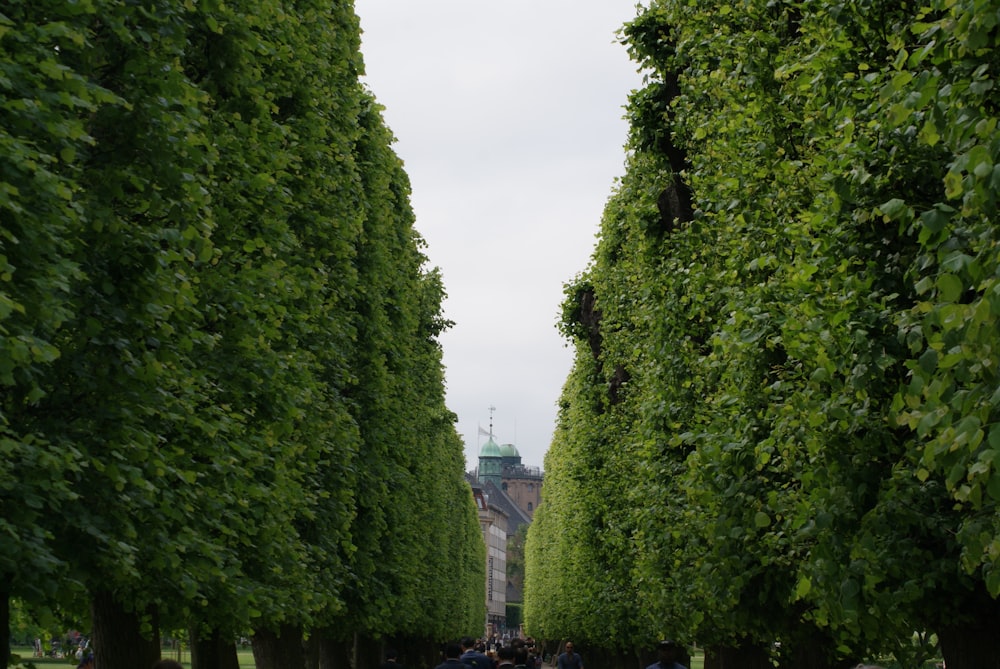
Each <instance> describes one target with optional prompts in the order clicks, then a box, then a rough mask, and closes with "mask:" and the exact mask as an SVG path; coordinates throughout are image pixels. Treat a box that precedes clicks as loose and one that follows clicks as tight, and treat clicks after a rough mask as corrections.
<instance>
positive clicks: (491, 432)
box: [489, 404, 497, 439]
mask: <svg viewBox="0 0 1000 669" xmlns="http://www.w3.org/2000/svg"><path fill="white" fill-rule="evenodd" d="M489 410H490V439H492V438H493V412H494V411H496V410H497V408H496V407H495V406H493V405H492V404H491V405H490V406H489Z"/></svg>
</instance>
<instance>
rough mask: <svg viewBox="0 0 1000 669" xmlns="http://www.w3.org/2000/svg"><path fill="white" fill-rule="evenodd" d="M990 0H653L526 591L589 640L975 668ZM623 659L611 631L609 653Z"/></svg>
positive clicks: (989, 624) (603, 652)
mask: <svg viewBox="0 0 1000 669" xmlns="http://www.w3.org/2000/svg"><path fill="white" fill-rule="evenodd" d="M998 15H1000V3H998V2H996V1H995V0H986V1H984V2H980V1H977V2H973V1H972V0H927V1H926V2H917V3H913V2H901V1H899V0H866V1H865V2H858V3H843V2H834V1H832V0H818V1H817V2H810V3H800V2H773V1H771V0H748V1H747V2H742V3H737V4H733V3H731V2H725V1H721V0H719V1H712V0H709V1H708V2H697V3H691V2H682V1H678V0H652V1H651V2H649V3H646V6H645V7H640V8H639V10H638V12H637V17H636V19H635V20H634V21H631V22H630V23H628V24H627V25H626V26H625V27H624V29H623V31H622V39H623V42H624V43H625V44H626V45H627V47H628V49H629V51H630V54H631V55H632V57H633V59H634V60H635V61H636V63H637V64H638V65H639V66H640V67H641V68H642V70H643V71H644V72H645V73H646V80H645V82H644V86H643V87H642V88H640V89H639V90H636V91H634V92H633V94H632V95H631V97H630V100H629V103H628V107H627V114H628V119H629V122H630V128H631V129H630V136H629V140H628V144H627V147H626V148H627V161H626V172H625V175H624V176H623V177H622V179H621V180H620V181H619V182H618V183H617V184H616V187H615V189H614V193H613V195H612V197H611V198H610V199H609V201H608V203H607V206H606V209H605V211H604V215H603V219H602V226H601V232H600V235H599V240H598V243H597V245H596V248H595V251H594V254H593V256H592V261H591V263H590V266H589V267H588V269H587V271H586V272H584V273H583V274H582V275H580V276H579V277H577V278H576V279H574V280H573V281H572V282H570V283H569V284H568V285H567V286H566V289H565V294H566V299H565V302H564V308H563V315H562V319H561V327H562V329H563V332H564V334H565V335H566V337H567V338H568V339H569V341H570V342H572V344H573V345H574V346H575V348H576V357H575V363H574V367H573V369H572V370H571V372H570V374H569V376H568V378H567V380H566V383H565V386H564V389H563V394H562V398H561V401H560V411H559V416H558V424H557V427H556V431H555V435H554V438H553V442H552V445H551V448H550V450H549V452H548V454H547V456H546V460H545V471H546V480H545V490H544V500H543V503H542V504H541V505H540V507H539V509H538V510H537V511H536V513H535V516H534V522H533V523H532V525H531V527H530V529H529V532H528V537H527V543H526V548H525V553H526V583H525V608H524V617H525V624H526V628H527V630H528V632H529V633H530V634H532V635H534V636H535V637H536V638H548V639H560V638H572V639H573V640H574V641H575V642H576V643H577V644H578V645H579V646H580V647H581V648H587V649H588V656H587V663H588V665H590V664H598V665H602V664H607V665H608V666H620V667H632V666H635V665H636V664H637V662H638V661H639V660H638V658H641V657H642V655H643V654H644V652H645V651H646V650H647V649H649V648H651V647H652V645H653V644H654V643H655V641H656V640H657V639H659V638H664V637H671V638H676V639H680V640H682V641H684V642H686V643H688V644H691V643H697V644H698V645H699V646H701V647H704V648H705V649H706V660H705V667H706V669H713V668H717V667H730V666H739V667H742V668H744V669H755V668H758V667H761V668H762V667H772V666H779V667H795V668H797V669H811V668H815V669H831V668H834V667H848V666H854V665H855V664H856V663H857V662H858V661H859V660H862V659H866V658H867V659H872V658H883V659H884V658H889V657H892V658H894V661H895V663H896V664H894V665H893V666H899V667H915V666H922V663H923V662H924V661H926V660H927V659H928V658H933V657H942V656H943V657H944V659H945V661H946V662H947V665H948V667H949V669H987V668H989V669H996V668H997V667H1000V653H997V652H996V642H995V634H994V632H995V630H996V629H997V626H998V624H1000V602H998V596H1000V513H998V506H997V503H998V501H1000V393H998V391H997V389H998V388H1000V376H998V366H1000V327H998V323H1000V234H998V233H1000V226H998V224H997V197H998V193H1000V132H998V131H997V123H998V110H1000V88H998V86H997V82H996V76H997V67H998V65H1000V61H998V60H997V54H998V53H1000V52H998V51H997V49H996V44H997V43H998V40H1000V34H998V20H997V16H998ZM627 658H632V659H631V660H630V659H627Z"/></svg>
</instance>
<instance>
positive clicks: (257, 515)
mask: <svg viewBox="0 0 1000 669" xmlns="http://www.w3.org/2000/svg"><path fill="white" fill-rule="evenodd" d="M362 69H363V64H362V60H361V56H360V53H359V26H358V20H357V17H356V16H355V14H354V10H353V5H352V3H350V2H336V3H327V2H310V1H307V2H295V3H292V2H284V1H282V0H264V1H263V2H258V1H255V2H252V3H251V2H245V1H243V0H236V1H234V2H226V3H222V2H218V1H216V0H198V1H193V0H192V1H187V2H177V1H175V0H155V1H153V2H142V3H122V2H116V1H112V0H83V1H80V2H70V3H68V2H62V1H56V0H52V1H46V0H43V1H40V2H39V1H35V0H31V1H28V0H13V2H9V3H6V4H5V5H4V7H3V9H2V10H0V385H2V389H3V390H2V393H0V453H3V456H4V462H5V464H6V466H5V467H4V470H3V474H0V505H2V506H0V528H2V530H3V534H4V536H5V537H6V539H5V540H4V541H3V542H0V593H2V594H3V597H2V601H3V607H2V611H7V610H8V609H7V606H8V604H7V602H9V600H10V598H11V597H16V598H17V599H18V601H19V602H21V603H22V604H23V605H24V606H26V607H28V608H29V610H32V611H34V612H35V613H36V614H37V615H42V614H48V613H57V614H58V615H61V616H65V617H66V619H67V621H72V622H73V623H75V624H77V625H84V627H85V629H86V628H89V626H90V625H92V626H93V632H94V641H95V646H96V648H97V653H98V664H99V665H100V666H102V667H105V668H107V669H115V667H122V668H124V667H130V668H131V667H135V666H149V665H150V664H152V658H155V657H158V653H159V649H158V647H157V646H156V644H155V641H156V637H155V635H156V632H157V629H158V628H163V629H167V630H178V629H184V628H190V629H191V630H192V632H193V633H194V638H195V639H198V640H218V639H223V640H225V639H229V640H230V641H231V640H233V639H235V637H236V635H237V634H246V633H248V632H253V634H254V639H255V646H256V645H257V642H258V641H259V642H260V643H259V648H258V649H257V650H259V651H260V652H261V659H260V661H261V662H265V664H267V663H270V664H267V666H295V667H301V666H304V663H305V662H306V660H305V659H304V658H299V659H298V660H296V659H295V658H294V657H288V654H287V653H286V654H281V653H280V652H278V651H277V650H276V649H277V648H278V646H276V645H274V644H276V643H278V641H277V640H278V639H279V638H280V639H282V640H283V642H285V643H288V642H294V640H295V639H298V640H299V642H300V641H301V639H302V638H303V636H304V635H308V636H309V637H310V639H311V640H324V639H326V640H329V641H330V642H331V645H330V646H328V647H327V648H328V650H329V648H338V647H343V644H344V642H346V641H351V642H352V643H353V642H354V641H355V640H356V639H358V638H364V639H372V640H379V639H382V638H384V637H392V636H397V637H401V636H407V637H410V638H414V639H428V640H442V639H445V638H447V637H454V636H457V635H460V634H463V633H470V632H472V633H474V632H476V631H478V630H479V628H480V626H481V622H482V620H483V619H484V615H485V612H484V599H485V595H484V592H483V589H484V587H485V586H484V578H483V569H484V568H485V567H484V565H485V547H484V546H483V545H482V538H481V535H480V532H479V527H478V521H477V516H476V510H475V505H474V503H473V501H472V497H471V492H470V489H469V487H468V485H467V484H466V483H465V481H464V477H463V447H462V444H461V442H460V439H459V437H458V435H457V433H456V431H455V429H454V421H455V417H454V415H453V414H452V413H451V412H450V411H448V410H447V408H446V406H445V403H444V379H443V370H442V365H441V352H440V347H439V344H438V342H437V337H438V335H439V334H440V332H441V331H442V330H443V329H444V328H446V327H447V326H448V323H447V322H446V321H444V320H443V319H442V316H441V302H442V299H443V297H444V290H443V286H442V282H441V279H440V277H439V276H438V274H437V272H436V271H434V270H427V269H426V268H425V262H426V258H425V256H424V255H423V252H422V248H423V241H422V239H421V238H420V236H419V234H418V233H417V232H416V231H415V229H414V220H413V213H412V210H411V208H410V204H409V182H408V180H407V177H406V174H405V173H404V171H403V169H402V165H401V162H400V160H399V159H398V157H397V156H396V155H395V154H394V153H393V151H392V149H391V144H392V141H393V138H392V136H391V134H390V132H389V131H388V129H387V128H386V127H385V125H384V123H383V120H382V117H381V115H380V111H379V107H378V105H377V104H376V102H375V101H374V99H373V97H372V95H371V94H370V93H369V92H368V91H367V90H365V88H364V87H363V86H362V84H361V83H360V82H359V75H360V73H361V72H362ZM88 616H92V617H93V618H92V621H90V624H87V623H86V622H84V619H85V618H87V617H88ZM6 620H7V616H6V614H5V615H3V616H0V622H3V623H4V626H6V624H5V623H6ZM337 643H340V644H341V646H337V645H336V644H337ZM297 645H298V647H299V648H300V650H299V651H298V652H300V653H301V643H298V644H297ZM210 647H211V646H209V645H206V646H205V647H203V648H201V651H200V652H199V655H198V664H199V666H202V667H211V666H226V662H227V661H228V660H227V658H224V657H215V656H213V655H212V654H211V653H209V652H208V650H207V649H209V648H210ZM229 647H230V648H232V644H231V643H230V644H229ZM317 648H319V650H318V653H322V652H326V651H324V650H323V646H322V645H320V646H317ZM272 650H273V651H274V652H273V653H272V655H271V656H270V657H269V656H268V653H269V652H271V651H272ZM234 652H235V651H233V653H234ZM329 652H334V651H329ZM232 657H235V655H233V656H232ZM4 659H6V654H4ZM308 661H309V663H312V664H315V663H316V662H318V661H319V660H318V659H316V658H310V659H309V660H308ZM4 664H6V663H4Z"/></svg>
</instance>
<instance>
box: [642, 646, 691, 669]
mask: <svg viewBox="0 0 1000 669" xmlns="http://www.w3.org/2000/svg"><path fill="white" fill-rule="evenodd" d="M681 650H683V649H682V648H681V645H680V644H679V643H677V642H676V641H674V640H673V639H664V640H663V641H661V642H660V643H658V644H656V653H657V655H658V656H659V659H658V660H657V661H656V662H654V663H653V664H651V665H649V666H648V667H646V669H687V667H685V666H684V665H683V664H681V663H680V662H678V660H679V659H680V655H681Z"/></svg>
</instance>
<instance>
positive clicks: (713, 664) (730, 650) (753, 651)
mask: <svg viewBox="0 0 1000 669" xmlns="http://www.w3.org/2000/svg"><path fill="white" fill-rule="evenodd" d="M705 669H772V666H771V660H770V658H769V657H768V653H767V651H766V650H765V649H764V648H761V647H760V646H755V645H753V644H750V643H748V642H743V643H741V644H740V645H739V646H708V647H707V648H705Z"/></svg>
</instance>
